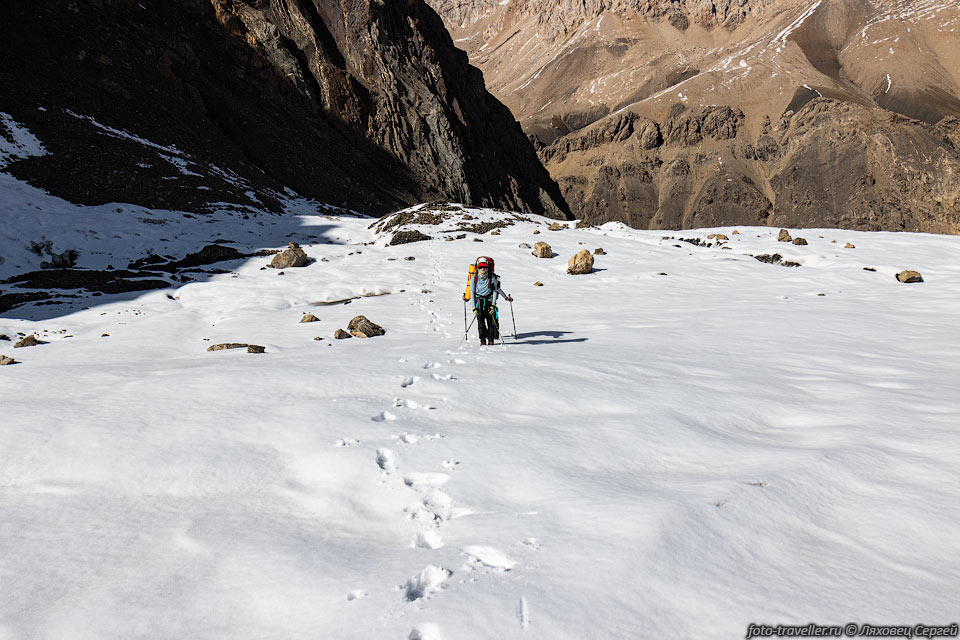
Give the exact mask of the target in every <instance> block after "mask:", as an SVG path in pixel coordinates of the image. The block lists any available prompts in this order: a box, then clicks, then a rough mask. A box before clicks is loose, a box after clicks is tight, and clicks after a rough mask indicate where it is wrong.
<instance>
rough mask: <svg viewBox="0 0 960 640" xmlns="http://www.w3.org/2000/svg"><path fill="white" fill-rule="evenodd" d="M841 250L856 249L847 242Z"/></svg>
mask: <svg viewBox="0 0 960 640" xmlns="http://www.w3.org/2000/svg"><path fill="white" fill-rule="evenodd" d="M843 248H844V249H856V247H855V246H853V245H852V244H851V243H849V242H848V243H847V244H845V245H843Z"/></svg>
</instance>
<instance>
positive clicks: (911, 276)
mask: <svg viewBox="0 0 960 640" xmlns="http://www.w3.org/2000/svg"><path fill="white" fill-rule="evenodd" d="M897 280H899V281H900V282H923V276H921V275H920V272H918V271H901V272H900V273H898V274H897ZM14 346H16V345H14Z"/></svg>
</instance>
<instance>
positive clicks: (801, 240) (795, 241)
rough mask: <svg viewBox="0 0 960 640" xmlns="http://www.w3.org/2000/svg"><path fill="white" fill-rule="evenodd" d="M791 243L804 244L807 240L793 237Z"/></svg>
mask: <svg viewBox="0 0 960 640" xmlns="http://www.w3.org/2000/svg"><path fill="white" fill-rule="evenodd" d="M793 244H796V245H806V244H807V241H806V240H805V239H804V238H794V239H793Z"/></svg>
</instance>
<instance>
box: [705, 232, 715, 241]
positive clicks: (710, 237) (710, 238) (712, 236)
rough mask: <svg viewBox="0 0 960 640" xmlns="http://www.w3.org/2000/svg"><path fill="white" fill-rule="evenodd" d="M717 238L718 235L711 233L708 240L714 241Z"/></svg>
mask: <svg viewBox="0 0 960 640" xmlns="http://www.w3.org/2000/svg"><path fill="white" fill-rule="evenodd" d="M716 237H717V234H715V233H711V234H710V235H708V236H707V240H713V239H714V238H716Z"/></svg>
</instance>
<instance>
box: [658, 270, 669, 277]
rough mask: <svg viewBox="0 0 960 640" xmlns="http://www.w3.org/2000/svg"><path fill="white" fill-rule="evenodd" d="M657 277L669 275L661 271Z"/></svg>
mask: <svg viewBox="0 0 960 640" xmlns="http://www.w3.org/2000/svg"><path fill="white" fill-rule="evenodd" d="M657 275H658V276H665V275H667V273H665V272H663V271H661V272H660V273H658V274H657Z"/></svg>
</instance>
